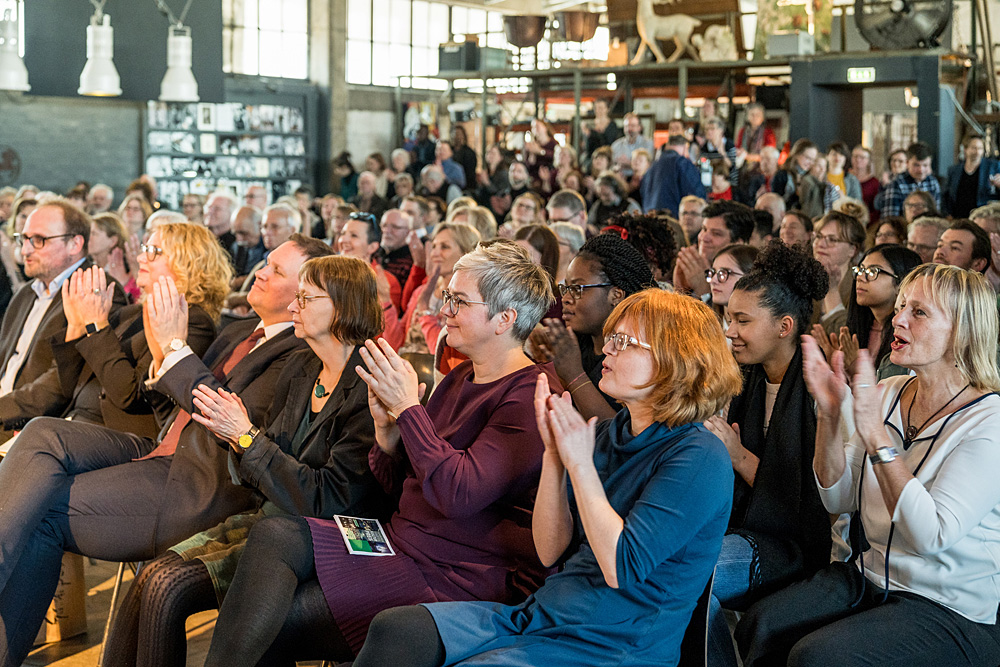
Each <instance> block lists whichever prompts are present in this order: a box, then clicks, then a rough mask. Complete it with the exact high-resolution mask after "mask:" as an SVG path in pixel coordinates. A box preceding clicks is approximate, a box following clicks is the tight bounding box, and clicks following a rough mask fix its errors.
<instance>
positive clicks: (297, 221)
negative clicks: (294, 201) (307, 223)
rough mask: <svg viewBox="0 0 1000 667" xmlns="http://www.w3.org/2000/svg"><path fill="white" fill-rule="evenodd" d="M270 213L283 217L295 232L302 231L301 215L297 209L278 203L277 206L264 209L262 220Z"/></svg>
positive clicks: (273, 205)
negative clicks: (277, 213) (273, 212)
mask: <svg viewBox="0 0 1000 667" xmlns="http://www.w3.org/2000/svg"><path fill="white" fill-rule="evenodd" d="M271 211H277V212H279V213H281V214H283V215H284V216H285V222H286V223H287V224H289V225H291V226H292V229H294V230H295V231H296V232H301V231H302V214H301V213H299V212H298V210H297V209H295V208H293V207H291V206H289V205H288V204H286V203H284V202H279V203H277V204H271V205H270V206H268V207H267V208H265V209H264V215H263V216H262V218H266V217H267V214H268V213H270V212H271Z"/></svg>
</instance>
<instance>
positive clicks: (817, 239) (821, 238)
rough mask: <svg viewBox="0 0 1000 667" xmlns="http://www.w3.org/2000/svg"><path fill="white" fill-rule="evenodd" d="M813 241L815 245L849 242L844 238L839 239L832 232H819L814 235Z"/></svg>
mask: <svg viewBox="0 0 1000 667" xmlns="http://www.w3.org/2000/svg"><path fill="white" fill-rule="evenodd" d="M813 243H814V244H815V245H833V244H834V243H848V241H845V240H844V239H839V238H837V237H836V236H833V235H832V234H831V235H826V234H817V235H816V236H814V237H813Z"/></svg>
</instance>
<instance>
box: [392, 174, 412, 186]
mask: <svg viewBox="0 0 1000 667" xmlns="http://www.w3.org/2000/svg"><path fill="white" fill-rule="evenodd" d="M392 182H393V183H409V184H410V185H411V186H412V185H413V177H412V176H410V175H409V174H407V173H405V172H404V173H402V174H396V178H394V179H392Z"/></svg>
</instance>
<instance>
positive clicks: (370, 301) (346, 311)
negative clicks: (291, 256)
mask: <svg viewBox="0 0 1000 667" xmlns="http://www.w3.org/2000/svg"><path fill="white" fill-rule="evenodd" d="M299 282H306V283H309V284H310V285H314V286H316V287H318V288H319V289H321V290H324V291H326V293H327V294H328V295H329V296H330V300H331V302H332V303H333V321H331V322H330V334H331V335H332V336H333V337H334V338H336V339H337V340H339V341H340V342H341V343H346V344H348V345H362V344H363V343H364V342H365V341H366V340H368V339H369V338H371V339H374V338H375V337H376V336H378V335H379V334H380V333H382V330H383V329H385V317H384V314H383V311H382V306H381V305H380V304H379V300H378V288H377V286H376V284H375V271H374V270H373V269H372V267H371V266H370V265H369V264H368V262H366V261H364V260H361V259H358V258H357V257H347V256H345V255H331V256H328V257H315V258H313V259H310V260H308V261H307V262H306V263H305V264H303V265H302V268H300V269H299Z"/></svg>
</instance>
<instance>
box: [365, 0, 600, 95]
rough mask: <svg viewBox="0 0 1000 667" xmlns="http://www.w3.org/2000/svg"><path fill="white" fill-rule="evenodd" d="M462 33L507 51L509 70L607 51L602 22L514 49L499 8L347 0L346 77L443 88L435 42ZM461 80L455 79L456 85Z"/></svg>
mask: <svg viewBox="0 0 1000 667" xmlns="http://www.w3.org/2000/svg"><path fill="white" fill-rule="evenodd" d="M466 36H475V37H476V38H477V39H478V40H479V44H480V45H482V46H487V47H491V48H496V49H503V50H505V51H507V52H508V54H509V55H508V61H509V62H510V64H511V68H512V69H548V68H549V67H553V66H555V67H558V64H556V63H557V61H558V60H560V59H564V60H578V59H580V58H593V59H595V60H603V59H605V58H607V55H608V30H607V28H605V27H603V26H602V27H600V28H598V29H597V34H596V35H595V36H594V38H593V39H591V40H590V41H588V42H584V43H583V44H571V43H560V42H552V41H550V39H549V36H548V33H547V36H546V39H543V40H542V42H541V43H540V44H539V45H538V48H537V49H524V50H523V51H522V52H521V53H518V52H517V49H515V48H514V47H512V46H511V45H510V44H509V43H508V42H507V39H506V37H505V36H504V30H503V14H501V13H500V12H491V11H487V10H485V9H474V8H470V7H453V6H450V5H447V4H444V3H441V2H428V1H427V0H348V4H347V82H348V83H355V84H361V85H374V86H400V87H402V88H425V89H437V90H444V89H446V88H447V86H448V84H447V82H446V81H443V80H441V79H437V78H434V77H435V76H436V75H437V73H438V45H440V44H441V43H442V42H447V41H462V40H464V39H465V38H466ZM522 55H523V58H522V57H521V56H522ZM463 84H465V82H459V81H456V86H457V87H463ZM480 85H481V84H480Z"/></svg>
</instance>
